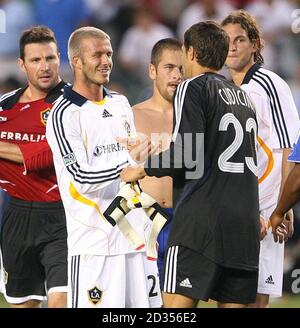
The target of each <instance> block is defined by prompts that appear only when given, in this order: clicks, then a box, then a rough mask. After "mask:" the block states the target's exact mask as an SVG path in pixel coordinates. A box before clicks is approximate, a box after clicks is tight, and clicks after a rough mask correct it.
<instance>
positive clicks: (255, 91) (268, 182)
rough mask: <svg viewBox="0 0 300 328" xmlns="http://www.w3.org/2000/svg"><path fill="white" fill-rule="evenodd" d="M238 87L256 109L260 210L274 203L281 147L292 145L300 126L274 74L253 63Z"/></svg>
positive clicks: (290, 100)
mask: <svg viewBox="0 0 300 328" xmlns="http://www.w3.org/2000/svg"><path fill="white" fill-rule="evenodd" d="M241 88H242V89H243V90H245V91H246V92H247V94H248V95H249V97H250V98H251V100H252V101H253V103H254V105H255V109H256V115H257V123H258V156H257V157H258V177H259V205H260V210H264V209H266V208H269V207H270V206H272V205H275V204H277V201H278V196H279V191H280V184H281V168H282V149H283V148H291V147H292V145H293V142H294V140H295V138H296V136H297V132H298V130H299V127H300V125H299V117H298V112H297V109H296V106H295V103H294V100H293V97H292V93H291V90H290V88H289V86H288V85H287V83H286V82H285V81H284V80H283V79H282V78H280V77H279V76H278V75H277V74H275V73H273V72H271V71H269V70H266V69H263V68H261V67H260V66H259V65H257V64H254V65H253V66H252V67H251V69H250V70H249V71H248V73H247V74H246V76H245V78H244V81H243V83H242V85H241Z"/></svg>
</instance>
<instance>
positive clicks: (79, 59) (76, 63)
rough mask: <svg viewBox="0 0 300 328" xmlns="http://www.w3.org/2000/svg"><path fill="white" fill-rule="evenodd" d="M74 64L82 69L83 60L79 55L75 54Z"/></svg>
mask: <svg viewBox="0 0 300 328" xmlns="http://www.w3.org/2000/svg"><path fill="white" fill-rule="evenodd" d="M72 66H73V67H74V68H78V69H81V68H82V60H81V58H80V57H79V56H74V57H73V58H72Z"/></svg>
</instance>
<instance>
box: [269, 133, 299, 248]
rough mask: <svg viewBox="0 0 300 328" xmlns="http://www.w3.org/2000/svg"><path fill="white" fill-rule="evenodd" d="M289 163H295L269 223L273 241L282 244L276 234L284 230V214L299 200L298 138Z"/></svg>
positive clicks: (281, 240)
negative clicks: (279, 230) (280, 229)
mask: <svg viewBox="0 0 300 328" xmlns="http://www.w3.org/2000/svg"><path fill="white" fill-rule="evenodd" d="M288 160H289V161H290V162H293V163H295V166H294V167H293V169H292V171H291V172H290V174H289V175H288V177H287V179H286V182H285V184H284V186H283V190H282V193H281V196H280V198H279V200H278V203H277V206H276V208H275V210H274V212H273V213H272V215H271V216H270V223H271V226H272V231H273V237H274V241H275V242H277V241H279V243H282V242H283V241H284V236H283V235H282V233H278V229H279V228H282V229H285V228H286V227H285V226H283V224H284V220H285V214H286V213H287V212H288V211H289V210H290V209H291V208H292V207H293V206H294V205H295V204H296V203H297V202H298V201H299V199H300V165H299V163H300V138H299V136H298V140H297V142H296V143H295V144H294V147H293V151H292V153H291V154H290V156H289V157H288Z"/></svg>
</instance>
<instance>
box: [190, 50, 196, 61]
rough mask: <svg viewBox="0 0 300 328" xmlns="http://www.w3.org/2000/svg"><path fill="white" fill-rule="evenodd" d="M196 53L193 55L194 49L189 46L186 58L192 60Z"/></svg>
mask: <svg viewBox="0 0 300 328" xmlns="http://www.w3.org/2000/svg"><path fill="white" fill-rule="evenodd" d="M195 57H196V55H195V51H194V48H193V47H189V50H188V58H189V60H190V61H193V60H194V59H195Z"/></svg>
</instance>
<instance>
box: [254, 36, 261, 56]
mask: <svg viewBox="0 0 300 328" xmlns="http://www.w3.org/2000/svg"><path fill="white" fill-rule="evenodd" d="M252 46H253V53H255V52H256V51H257V50H258V49H260V47H261V44H260V40H259V39H255V40H253V41H252Z"/></svg>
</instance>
